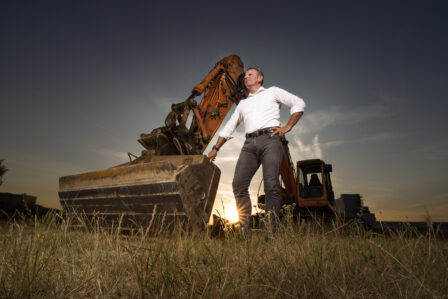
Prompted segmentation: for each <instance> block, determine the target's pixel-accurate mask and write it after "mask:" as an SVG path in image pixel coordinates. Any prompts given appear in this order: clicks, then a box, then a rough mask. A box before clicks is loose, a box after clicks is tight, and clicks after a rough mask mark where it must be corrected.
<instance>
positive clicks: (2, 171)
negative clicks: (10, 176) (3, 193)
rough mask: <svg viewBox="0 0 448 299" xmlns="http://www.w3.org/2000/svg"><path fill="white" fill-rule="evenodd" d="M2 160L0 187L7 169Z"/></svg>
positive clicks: (0, 164) (0, 165) (0, 162)
mask: <svg viewBox="0 0 448 299" xmlns="http://www.w3.org/2000/svg"><path fill="white" fill-rule="evenodd" d="M3 161H4V160H0V185H1V184H2V183H3V179H2V178H3V175H4V174H5V173H6V172H7V171H8V169H7V168H6V167H5V165H3Z"/></svg>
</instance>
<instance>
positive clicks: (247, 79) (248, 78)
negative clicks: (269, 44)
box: [244, 69, 263, 87]
mask: <svg viewBox="0 0 448 299" xmlns="http://www.w3.org/2000/svg"><path fill="white" fill-rule="evenodd" d="M262 80H263V77H262V76H259V75H258V71H257V70H254V69H249V70H247V71H246V74H245V75H244V84H245V85H246V87H249V86H254V85H257V84H261V81H262Z"/></svg>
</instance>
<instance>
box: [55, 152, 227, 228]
mask: <svg viewBox="0 0 448 299" xmlns="http://www.w3.org/2000/svg"><path fill="white" fill-rule="evenodd" d="M157 159H158V161H152V162H148V163H140V164H134V165H131V164H127V165H122V166H118V167H114V168H110V169H105V170H102V171H95V172H89V173H83V174H78V175H72V176H66V177H61V178H60V179H59V190H60V191H59V198H60V201H61V205H62V207H63V208H64V210H66V211H69V212H74V213H76V214H79V215H86V216H87V217H89V218H91V217H94V216H95V217H96V216H99V217H101V218H102V219H103V220H104V221H105V223H108V224H111V223H118V221H119V220H120V221H122V223H123V224H125V225H126V226H130V227H135V226H147V225H149V223H152V224H153V223H154V221H155V220H157V221H158V222H160V221H163V222H166V223H165V224H170V223H174V222H185V223H188V224H189V225H190V226H192V227H200V228H202V227H204V226H205V225H207V223H208V221H209V218H210V214H211V210H212V208H213V202H214V199H215V195H216V191H217V188H218V182H219V177H220V170H219V168H218V167H217V166H216V165H214V164H213V163H211V162H209V160H208V159H207V158H206V157H205V156H202V155H193V156H158V157H157ZM163 159H165V160H163Z"/></svg>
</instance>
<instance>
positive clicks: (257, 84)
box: [208, 67, 306, 234]
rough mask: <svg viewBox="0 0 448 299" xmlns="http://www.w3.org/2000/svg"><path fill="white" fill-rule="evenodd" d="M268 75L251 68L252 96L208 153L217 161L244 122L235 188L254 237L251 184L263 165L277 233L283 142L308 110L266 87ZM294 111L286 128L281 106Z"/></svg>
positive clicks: (280, 91) (244, 223)
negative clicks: (265, 82)
mask: <svg viewBox="0 0 448 299" xmlns="http://www.w3.org/2000/svg"><path fill="white" fill-rule="evenodd" d="M263 80H264V76H263V73H262V72H261V70H259V69H258V68H253V67H251V68H248V69H247V71H246V73H245V76H244V83H245V85H246V87H247V89H248V90H249V96H248V97H247V98H246V99H245V100H242V101H240V103H239V104H238V106H237V107H236V109H235V112H234V113H233V115H232V116H231V118H230V119H229V121H228V122H227V124H226V125H225V127H224V128H223V129H222V130H221V131H220V133H219V138H218V141H217V143H216V145H214V146H213V149H212V150H211V151H210V153H209V154H208V157H209V158H210V160H212V161H213V160H214V159H215V158H216V156H217V154H218V151H219V149H220V148H221V147H222V145H223V144H224V143H225V142H226V141H227V140H228V139H229V138H230V136H231V135H232V133H233V132H234V131H235V129H236V128H237V126H238V125H239V124H240V123H241V122H244V128H245V133H246V141H245V142H244V146H243V148H242V149H241V153H240V156H239V158H238V162H237V164H236V168H235V175H234V177H233V182H232V188H233V194H234V195H235V199H236V206H237V210H238V217H239V221H240V228H241V231H242V232H243V233H249V234H250V216H251V214H252V204H251V201H250V196H249V185H250V182H251V180H252V178H253V176H254V175H255V172H256V171H257V169H258V168H259V167H260V164H261V165H263V179H264V192H265V196H266V197H265V198H266V214H267V215H270V217H269V219H268V221H269V222H270V224H271V225H270V229H271V230H272V231H275V230H276V218H277V216H278V215H279V212H280V208H281V200H280V190H279V176H280V164H281V161H282V157H283V146H282V142H281V139H280V138H282V137H284V136H285V134H286V133H287V132H289V131H291V129H292V128H293V127H294V125H295V124H296V123H297V122H298V120H299V119H300V117H301V116H302V115H303V112H304V110H305V106H306V105H305V102H304V101H303V100H302V99H301V98H299V97H297V96H295V95H293V94H291V93H289V92H287V91H285V90H283V89H281V88H278V87H270V88H267V89H266V88H264V87H263V86H262V85H263ZM281 104H285V105H287V106H289V107H290V108H291V116H290V118H289V120H288V123H287V124H286V125H285V126H283V127H282V126H281V123H280V107H281Z"/></svg>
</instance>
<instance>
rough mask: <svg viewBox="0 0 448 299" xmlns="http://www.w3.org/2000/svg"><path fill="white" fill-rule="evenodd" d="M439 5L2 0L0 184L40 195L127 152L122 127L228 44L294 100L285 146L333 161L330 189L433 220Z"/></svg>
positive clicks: (439, 156)
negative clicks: (300, 113)
mask: <svg viewBox="0 0 448 299" xmlns="http://www.w3.org/2000/svg"><path fill="white" fill-rule="evenodd" d="M447 15H448V2H446V1H269V2H268V1H257V2H255V1H244V2H243V1H240V2H238V1H226V2H222V1H219V2H218V1H217V2H211V1H164V2H162V1H159V2H155V1H2V3H1V4H0V40H1V47H0V101H1V107H2V108H1V119H0V127H1V129H0V140H1V145H0V158H1V159H6V161H5V164H6V166H7V167H8V168H9V169H10V171H9V172H8V173H7V175H6V176H5V178H4V181H5V183H4V185H3V186H2V187H1V191H2V192H17V193H22V192H27V193H29V194H34V195H37V196H38V198H39V200H40V201H41V202H42V203H43V204H47V205H53V206H54V205H56V204H57V189H58V182H57V180H58V177H59V176H63V175H68V174H74V173H79V172H86V171H90V170H98V169H103V168H107V167H111V166H114V165H116V164H119V163H122V162H124V161H125V159H126V152H128V151H129V152H133V153H139V152H140V151H141V149H142V148H141V147H140V146H139V145H138V143H137V141H136V139H137V138H138V135H139V134H140V133H142V132H149V131H151V129H153V128H155V127H159V126H161V125H162V124H163V121H164V118H165V116H166V114H167V113H168V112H169V109H170V104H171V103H178V102H180V101H182V100H184V99H185V98H186V97H187V96H188V95H189V92H190V90H191V89H192V87H193V86H194V85H195V84H196V83H198V82H200V81H201V79H202V77H204V76H205V75H206V74H207V73H208V71H209V70H210V69H211V67H213V65H214V64H215V63H216V62H217V61H218V60H219V59H221V58H222V57H224V56H227V55H229V54H237V55H239V56H240V57H241V58H242V60H243V61H244V63H245V65H246V66H258V67H260V68H262V69H263V71H264V73H265V85H266V86H272V85H275V86H279V87H282V88H284V89H286V90H288V91H290V92H292V93H295V94H297V95H299V96H300V97H302V98H303V99H304V100H305V101H306V103H307V105H308V106H307V111H306V113H305V116H304V117H303V119H302V120H301V122H300V124H299V125H298V126H297V127H296V128H295V129H294V131H292V132H290V133H289V136H288V139H289V140H290V142H291V152H292V155H293V158H294V159H302V158H315V157H317V158H318V157H320V158H323V159H324V160H325V161H327V162H330V163H333V165H334V171H335V173H334V181H335V186H334V187H335V189H336V190H335V191H336V194H339V193H350V192H353V193H361V194H362V195H363V196H364V199H365V201H366V203H367V204H368V205H369V206H371V207H372V209H373V210H374V211H375V212H377V213H381V214H380V216H381V215H382V217H383V218H387V219H392V218H396V219H403V218H405V217H406V216H408V217H410V218H412V219H420V218H421V216H422V215H423V214H424V213H426V212H425V208H426V209H427V210H428V211H429V212H430V214H431V215H432V216H433V217H434V218H435V219H443V220H448V219H447V218H446V215H448V191H446V189H445V188H444V187H445V185H446V182H445V180H446V178H447V175H446V174H445V169H446V168H447V166H448V154H447V153H448V141H447V137H448V134H447V130H446V128H447V120H446V117H445V113H446V112H445V111H446V110H447V109H446V108H447V106H448V104H447V96H448V88H447V82H448V74H447V68H448V58H447V55H446V53H448V39H447V36H448V20H447V18H446V16H447ZM287 118H288V110H287V109H285V110H284V111H283V118H282V120H283V122H286V120H287ZM236 136H237V138H235V139H234V140H233V141H232V143H230V142H229V144H226V147H227V150H225V152H224V150H223V153H220V155H221V159H222V160H221V162H220V161H219V159H218V161H217V163H218V165H219V166H220V167H221V168H222V169H223V178H222V180H221V182H222V187H221V191H222V194H225V193H226V192H228V184H229V182H230V181H231V177H232V175H233V168H234V160H235V157H236V156H237V155H238V149H239V148H240V146H241V138H240V136H239V135H238V133H237V135H236ZM223 161H226V162H225V163H224V162H223ZM220 163H221V164H220ZM256 181H257V178H256V179H255V181H254V186H253V188H254V189H257V188H258V185H257V184H256V183H257V182H256ZM226 188H227V189H226ZM226 194H228V193H226ZM222 196H223V198H224V199H225V200H229V201H230V200H231V199H230V198H228V196H227V195H226V196H227V197H226V196H224V195H222ZM419 217H420V218H419ZM444 217H445V218H444Z"/></svg>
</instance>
